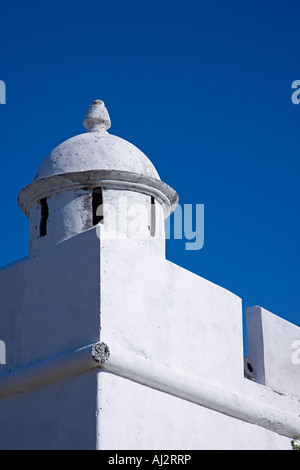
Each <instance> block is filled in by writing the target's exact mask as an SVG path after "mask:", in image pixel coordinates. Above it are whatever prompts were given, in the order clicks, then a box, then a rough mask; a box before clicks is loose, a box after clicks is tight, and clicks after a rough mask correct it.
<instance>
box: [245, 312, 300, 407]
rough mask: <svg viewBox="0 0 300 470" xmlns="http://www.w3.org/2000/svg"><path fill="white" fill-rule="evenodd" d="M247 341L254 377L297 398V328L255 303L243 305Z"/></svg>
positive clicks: (299, 373)
mask: <svg viewBox="0 0 300 470" xmlns="http://www.w3.org/2000/svg"><path fill="white" fill-rule="evenodd" d="M247 341H248V356H249V361H250V363H251V365H252V366H253V368H254V369H255V376H256V378H255V381H256V382H258V383H260V384H262V385H265V386H266V387H268V388H270V389H272V390H274V391H276V392H278V393H283V394H286V395H290V396H292V397H295V398H297V399H300V328H299V327H298V326H296V325H293V324H292V323H289V322H288V321H286V320H284V319H282V318H280V317H278V316H276V315H274V314H273V313H271V312H268V311H267V310H265V309H264V308H262V307H257V306H255V307H251V308H248V309H247Z"/></svg>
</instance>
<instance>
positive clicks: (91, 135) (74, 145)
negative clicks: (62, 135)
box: [18, 100, 178, 217]
mask: <svg viewBox="0 0 300 470" xmlns="http://www.w3.org/2000/svg"><path fill="white" fill-rule="evenodd" d="M83 125H84V127H85V128H86V129H87V131H86V133H85V134H80V135H77V136H75V137H72V138H71V139H68V140H66V141H65V142H63V143H62V144H60V145H59V146H58V147H56V148H55V149H54V150H52V152H51V153H50V154H49V155H48V157H46V159H45V160H44V161H43V163H42V164H41V166H40V167H39V169H38V171H37V172H36V175H35V177H34V180H33V182H32V183H31V184H29V185H28V186H25V188H23V189H22V190H21V191H20V193H19V196H18V204H19V206H20V208H21V209H22V211H23V212H24V213H25V214H26V215H27V216H28V217H29V216H30V210H31V208H32V207H33V206H34V205H35V204H37V203H38V202H39V201H40V200H41V199H43V198H48V197H51V196H53V195H55V194H58V193H60V192H63V191H70V190H76V189H79V188H85V189H86V188H91V189H92V188H99V187H104V188H111V189H127V190H130V191H136V192H140V193H143V194H148V195H150V196H153V197H154V198H156V199H157V200H158V201H159V202H160V203H161V204H163V206H164V210H165V215H166V217H167V216H168V215H169V214H170V213H171V212H172V211H173V210H174V209H175V207H176V205H177V203H178V195H177V193H176V191H174V189H172V188H171V187H170V186H168V185H167V184H166V183H164V182H163V181H161V179H160V177H159V175H158V173H157V171H156V169H155V167H154V166H153V164H152V163H151V161H150V160H149V158H148V157H146V155H145V154H144V153H143V152H141V151H140V150H139V149H138V148H137V147H135V146H134V145H132V144H130V143H129V142H127V141H126V140H124V139H121V138H120V137H116V136H114V135H111V134H109V133H108V132H107V129H109V128H110V126H111V123H110V118H109V114H108V112H107V109H106V107H105V105H104V103H103V101H101V100H96V101H94V102H93V103H92V105H91V106H90V108H89V110H88V112H87V114H86V116H85V119H84V122H83Z"/></svg>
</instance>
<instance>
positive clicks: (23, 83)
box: [0, 0, 300, 325]
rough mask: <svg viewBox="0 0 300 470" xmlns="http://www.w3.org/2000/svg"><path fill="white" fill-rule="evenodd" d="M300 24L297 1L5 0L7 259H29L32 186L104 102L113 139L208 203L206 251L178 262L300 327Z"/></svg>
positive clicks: (1, 35) (1, 147)
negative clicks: (299, 97)
mask: <svg viewBox="0 0 300 470" xmlns="http://www.w3.org/2000/svg"><path fill="white" fill-rule="evenodd" d="M299 18H300V3H299V1H291V0H289V1H280V2H279V1H272V2H271V1H263V2H262V1H259V0H251V1H246V0H245V1H240V0H228V1H224V0H197V1H191V0H186V1H184V2H182V1H180V2H179V1H177V0H172V1H164V0H160V1H157V0H152V1H151V2H142V1H140V0H139V1H131V0H128V1H126V2H124V1H114V0H110V1H106V2H102V1H95V0H90V1H88V2H76V1H59V2H58V1H57V0H53V1H51V2H49V1H47V2H44V1H35V2H33V1H30V0H29V1H27V2H24V1H22V2H21V1H18V0H17V1H15V2H4V3H3V2H2V5H1V20H0V24H1V28H0V39H1V68H0V80H4V81H5V83H6V86H7V104H6V105H0V122H1V139H0V154H1V186H0V200H1V231H0V242H1V244H0V265H5V264H7V263H9V262H11V261H13V260H17V259H19V258H21V257H23V256H25V255H26V254H27V244H28V221H27V219H26V217H25V216H24V214H23V213H22V212H21V211H20V210H19V208H18V206H17V202H16V199H17V194H18V192H19V190H20V189H21V188H22V187H23V186H25V185H26V184H28V183H30V182H31V180H32V178H33V176H34V173H35V171H36V169H37V167H38V166H39V164H40V163H41V161H42V160H43V159H44V158H45V157H46V155H47V154H48V153H49V152H50V151H51V150H52V149H53V148H54V147H56V146H57V145H58V144H59V143H61V142H62V141H63V140H66V139H67V138H69V137H72V136H73V135H75V134H78V133H81V132H83V131H84V129H83V127H82V120H83V117H84V114H85V112H86V110H87V108H88V106H89V105H90V103H91V102H92V101H93V100H94V99H102V100H103V101H104V102H105V104H106V105H107V108H108V110H109V113H110V116H111V119H112V128H111V130H110V132H111V133H112V134H115V135H118V136H120V137H123V138H125V139H127V140H129V141H130V142H132V143H133V144H135V145H136V146H137V147H139V148H140V149H141V150H142V151H144V153H146V155H148V157H149V158H150V159H151V160H152V162H153V163H154V165H155V166H156V168H157V170H158V172H159V173H160V176H161V178H162V180H163V181H165V182H167V183H168V184H170V185H171V186H172V187H174V188H175V189H176V190H177V192H178V193H179V196H180V202H181V203H182V204H184V203H190V204H197V203H198V204H201V203H202V204H204V205H205V245H204V248H203V249H202V250H200V251H186V250H185V249H184V242H181V241H176V240H174V241H168V243H167V256H168V258H169V259H170V260H171V261H173V262H174V263H176V264H179V265H181V266H183V267H185V268H186V269H188V270H190V271H193V272H195V273H197V274H199V275H200V276H203V277H205V278H206V279H209V280H211V281H212V282H215V283H217V284H219V285H221V286H223V287H225V288H227V289H229V290H231V291H232V292H234V293H235V294H237V295H238V296H240V297H242V299H243V308H244V310H245V309H246V308H247V307H248V306H252V305H261V306H263V307H265V308H267V309H269V310H270V311H272V312H273V313H275V314H277V315H279V316H281V317H283V318H285V319H287V320H288V321H291V322H293V323H296V324H297V325H300V289H299V269H300V253H299V231H300V222H299V209H300V204H299V200H300V198H299V179H300V163H299V152H300V139H299V137H300V105H299V106H295V105H293V104H292V102H291V94H292V90H291V84H292V82H293V81H294V80H297V79H300V57H299V45H300V28H299ZM16 295H17V293H16ZM225 321H226V320H225Z"/></svg>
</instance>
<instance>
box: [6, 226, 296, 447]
mask: <svg viewBox="0 0 300 470" xmlns="http://www.w3.org/2000/svg"><path fill="white" fill-rule="evenodd" d="M99 231H100V240H99V238H98V237H97V232H98V233H99ZM102 231H103V227H102V226H101V225H100V226H98V227H96V228H92V229H90V230H87V231H86V232H84V233H82V234H79V235H76V236H74V237H72V238H70V239H68V240H65V241H64V242H62V243H60V244H58V245H57V246H54V247H52V248H51V249H49V250H48V251H45V252H44V253H42V254H40V255H38V256H36V257H32V258H25V259H24V260H21V261H20V262H18V263H15V264H13V265H10V266H8V267H6V268H4V269H3V270H2V271H1V272H0V311H1V315H0V338H1V339H2V340H4V341H5V343H6V356H7V364H6V365H0V423H1V431H0V448H1V449H8V448H9V449H18V448H32V449H55V448H61V449H72V448H74V449H80V448H83V449H179V450H180V449H291V445H290V441H291V439H292V438H293V437H295V436H296V435H299V434H300V418H299V416H300V403H299V395H300V393H299V381H297V380H295V377H298V376H299V367H300V366H299V365H298V366H297V365H295V364H292V362H291V355H292V353H293V350H292V349H291V348H290V344H292V342H293V341H294V340H295V339H300V328H298V327H296V326H294V325H290V324H288V326H287V325H286V324H287V322H285V321H284V320H282V319H280V318H278V317H276V316H274V315H272V314H269V313H268V312H266V311H263V314H262V315H261V314H258V315H255V313H254V314H253V313H251V311H250V313H248V317H249V320H248V322H249V324H248V345H249V346H248V349H249V359H250V361H251V363H253V364H254V366H255V369H257V377H258V382H259V383H255V382H253V381H250V380H248V379H246V378H245V377H244V365H243V339H242V338H243V335H242V304H241V300H240V299H239V298H238V297H237V296H235V295H234V294H232V293H230V292H228V291H227V290H225V289H223V288H221V287H219V286H216V285H214V284H212V283H211V282H209V281H206V280H205V279H203V278H201V277H199V276H197V275H195V274H192V273H190V272H188V271H186V270H184V269H182V268H180V267H179V266H176V265H174V264H173V263H171V262H169V261H166V260H165V259H163V258H160V257H157V256H155V255H154V254H153V253H152V252H151V250H150V248H149V249H147V248H146V247H145V246H142V245H141V244H139V243H136V242H135V241H134V240H129V239H126V238H125V239H122V240H121V239H119V240H108V239H105V237H103V236H101V233H102ZM255 312H261V311H260V309H258V308H256V309H255ZM259 321H261V324H260V323H259ZM257 329H258V330H260V332H261V334H260V336H258V335H257ZM252 331H253V333H251V332H252ZM252 334H253V337H252V336H251V335H252ZM274 335H275V336H276V338H277V341H278V347H279V350H280V351H281V352H280V354H279V355H280V357H278V354H273V351H272V347H273V348H275V347H276V345H274V342H273V341H272V338H273V337H274ZM99 341H101V342H105V343H106V344H107V346H108V347H109V349H110V356H109V357H108V358H105V359H106V361H105V359H104V360H103V363H102V364H99V363H96V362H95V361H94V360H93V358H92V355H91V350H92V345H93V344H94V343H97V342H99ZM257 341H258V342H259V347H257V345H256V344H255V342H257ZM252 345H253V346H252ZM287 349H288V351H287ZM253 351H260V354H258V356H255V355H254V354H253ZM276 351H278V349H276ZM262 364H263V370H264V375H263V380H262V378H261V377H262V375H261V369H262ZM283 368H284V379H283V380H281V379H280V377H283V375H282V370H283ZM283 382H284V383H283ZM283 387H284V390H283Z"/></svg>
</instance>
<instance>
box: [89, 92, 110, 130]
mask: <svg viewBox="0 0 300 470" xmlns="http://www.w3.org/2000/svg"><path fill="white" fill-rule="evenodd" d="M83 125H84V127H85V128H86V129H87V132H100V131H103V130H104V131H105V130H107V129H109V128H110V126H111V122H110V117H109V114H108V111H107V109H106V107H105V104H104V103H103V101H101V100H95V101H93V103H92V104H91V106H90V107H89V109H88V111H87V113H86V115H85V118H84V121H83Z"/></svg>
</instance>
